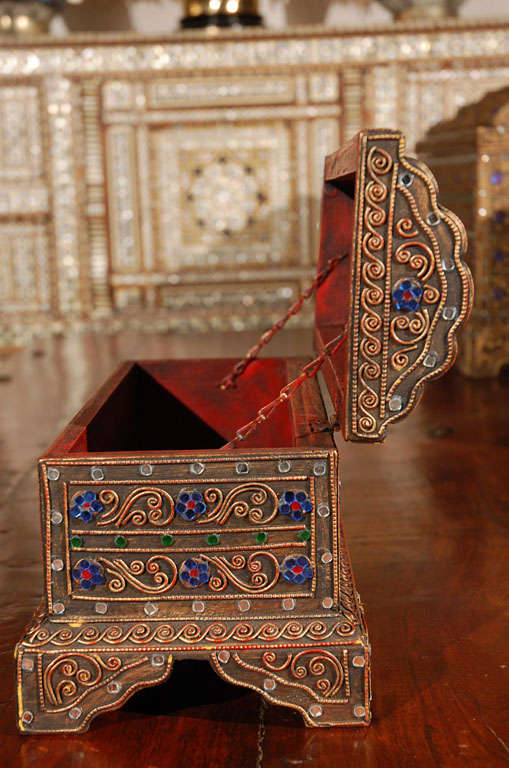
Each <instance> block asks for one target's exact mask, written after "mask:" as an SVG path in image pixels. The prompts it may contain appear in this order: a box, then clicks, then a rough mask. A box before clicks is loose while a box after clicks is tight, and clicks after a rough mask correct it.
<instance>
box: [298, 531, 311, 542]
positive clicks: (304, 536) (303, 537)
mask: <svg viewBox="0 0 509 768" xmlns="http://www.w3.org/2000/svg"><path fill="white" fill-rule="evenodd" d="M310 538H311V531H308V530H307V528H306V529H305V530H303V531H301V532H300V533H299V539H300V540H301V541H309V539H310Z"/></svg>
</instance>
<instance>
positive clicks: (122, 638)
mask: <svg viewBox="0 0 509 768" xmlns="http://www.w3.org/2000/svg"><path fill="white" fill-rule="evenodd" d="M356 627H357V623H356V622H352V623H348V622H345V621H336V622H333V623H331V624H329V623H327V622H324V621H322V620H320V619H312V620H310V621H307V622H304V621H299V620H298V619H291V620H288V621H286V622H284V623H282V624H280V623H277V622H275V621H264V622H262V623H261V624H260V625H258V626H254V625H253V624H252V623H251V622H249V621H247V620H246V621H240V622H237V623H234V624H232V625H231V626H228V625H227V624H226V623H224V622H221V621H215V622H212V623H210V624H203V625H200V624H196V623H195V622H191V623H187V624H182V625H174V624H170V623H168V622H163V623H161V624H158V625H157V626H155V627H154V626H151V625H150V624H148V623H145V622H139V623H135V624H132V625H131V626H126V625H120V624H110V625H109V626H106V627H102V626H98V625H96V624H88V625H84V626H82V627H77V628H72V627H62V628H59V629H55V630H49V629H48V628H47V627H35V628H34V629H33V631H32V632H30V633H29V635H28V636H27V638H26V645H27V647H28V648H30V649H34V648H43V647H44V646H48V645H49V646H53V647H57V648H65V647H67V646H70V645H75V644H77V645H86V646H95V645H111V646H116V645H123V644H125V643H128V642H131V643H133V644H134V645H137V644H139V643H145V644H148V643H157V644H158V645H161V644H169V643H173V642H177V641H178V642H183V643H186V644H187V645H196V644H198V643H202V642H207V643H210V642H212V643H224V642H225V641H227V640H233V641H236V642H252V641H253V640H259V641H262V642H273V641H275V640H280V639H283V640H293V641H295V640H302V639H303V638H309V639H311V640H317V641H321V640H327V639H329V638H334V637H336V636H339V637H350V636H351V635H352V634H353V633H354V631H355V629H356Z"/></svg>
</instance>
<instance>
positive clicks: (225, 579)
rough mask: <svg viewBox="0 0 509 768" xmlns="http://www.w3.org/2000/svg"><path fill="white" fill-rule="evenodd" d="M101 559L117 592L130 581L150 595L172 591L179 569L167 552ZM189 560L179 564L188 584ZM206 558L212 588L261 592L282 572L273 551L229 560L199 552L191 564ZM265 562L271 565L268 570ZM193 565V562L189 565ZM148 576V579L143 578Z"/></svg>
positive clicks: (111, 590) (270, 585) (109, 582)
mask: <svg viewBox="0 0 509 768" xmlns="http://www.w3.org/2000/svg"><path fill="white" fill-rule="evenodd" d="M98 562H99V563H100V564H101V565H102V566H103V567H104V568H105V570H106V572H107V573H108V574H109V575H110V576H111V577H112V578H110V580H109V581H108V589H109V590H110V592H113V593H115V594H118V593H121V592H123V591H124V590H125V589H126V587H127V586H128V585H129V586H130V587H132V588H133V589H135V590H136V591H137V592H141V593H143V594H147V595H163V594H166V593H167V592H170V591H171V590H172V589H173V587H174V586H175V584H176V583H177V579H178V577H179V569H178V568H177V565H176V563H175V561H174V560H173V559H172V558H171V557H168V556H167V555H153V556H152V557H150V558H149V559H148V560H147V561H146V562H143V561H142V560H132V561H131V562H126V561H125V560H123V559H121V558H115V559H114V560H109V559H107V558H106V557H98ZM188 562H189V560H186V561H185V562H184V564H183V566H181V568H180V580H181V582H182V584H183V585H184V586H186V587H187V586H188V580H187V583H186V581H184V579H183V577H182V573H183V570H184V571H185V570H188V567H187V563H188ZM198 562H204V563H207V564H209V565H210V566H212V567H213V569H214V570H213V572H212V573H211V574H210V575H209V574H208V571H207V579H206V580H205V581H204V582H203V584H204V585H205V584H206V585H207V586H208V588H209V590H211V591H212V592H223V591H224V590H225V589H226V588H227V587H228V586H232V587H234V588H236V589H238V590H240V591H241V592H245V593H246V594H261V593H264V592H267V591H268V590H270V589H272V587H274V586H275V585H276V583H277V581H278V579H279V576H280V567H279V562H278V560H277V558H276V557H274V555H273V554H271V553H270V552H262V551H259V552H253V553H252V554H251V555H249V557H247V556H244V555H241V554H235V555H233V557H232V558H231V559H230V560H228V558H226V557H223V556H210V555H204V554H200V555H199V556H197V557H195V558H194V559H192V564H193V565H194V564H196V563H198ZM264 566H265V567H266V568H267V569H268V571H269V572H268V573H266V572H265V570H264ZM189 567H192V566H189ZM241 571H247V572H248V574H249V577H248V579H242V578H241V577H240V572H241ZM143 577H149V579H148V580H147V579H143Z"/></svg>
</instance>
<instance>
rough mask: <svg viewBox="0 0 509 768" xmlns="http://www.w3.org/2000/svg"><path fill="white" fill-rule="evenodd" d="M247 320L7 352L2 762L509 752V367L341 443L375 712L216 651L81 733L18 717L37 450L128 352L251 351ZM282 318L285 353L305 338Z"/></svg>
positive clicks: (455, 759)
mask: <svg viewBox="0 0 509 768" xmlns="http://www.w3.org/2000/svg"><path fill="white" fill-rule="evenodd" d="M253 340H254V337H253V336H251V335H248V334H238V335H217V336H211V337H199V336H196V337H187V336H180V337H179V336H172V337H169V336H143V335H141V334H140V335H136V334H121V335H117V336H108V337H97V336H95V337H94V336H82V337H74V338H66V339H55V340H51V341H46V342H41V343H39V344H37V346H36V347H35V348H32V349H27V350H24V351H21V352H16V353H13V354H11V355H4V356H1V357H0V397H1V402H2V407H1V410H0V457H1V461H0V492H1V520H0V544H1V547H0V592H1V605H2V622H1V630H0V631H1V634H0V652H1V654H2V656H1V658H2V664H1V667H0V691H1V698H0V746H1V750H2V751H1V753H0V754H1V757H0V764H1V765H2V766H5V767H6V768H7V767H9V768H10V767H11V766H16V767H18V766H21V767H22V768H28V766H30V767H31V766H37V767H38V766H44V768H57V767H58V768H60V766H62V767H63V768H64V767H65V768H70V767H71V766H90V768H124V767H126V766H152V767H153V768H155V767H156V766H157V768H162V767H163V766H179V768H180V766H188V765H189V766H191V765H192V766H194V768H201V767H202V766H221V767H222V766H230V767H231V768H237V767H240V768H244V767H246V768H251V767H252V768H259V767H260V766H263V767H264V768H275V767H276V766H278V767H279V766H284V767H286V766H294V765H303V766H339V765H341V766H346V767H347V768H350V767H351V766H352V767H353V766H355V768H357V766H359V768H360V767H362V766H377V767H378V766H402V767H404V766H469V767H470V766H476V767H477V766H483V768H484V766H489V767H490V768H491V766H502V765H505V764H506V762H507V759H508V750H507V747H506V744H507V742H508V741H509V734H508V726H507V713H506V710H507V706H506V697H505V696H504V693H505V690H506V685H505V680H504V678H505V675H506V674H507V670H506V666H505V665H506V663H507V657H506V649H507V636H504V630H505V628H506V626H507V621H506V618H505V616H504V612H503V608H504V605H505V604H507V593H508V583H507V577H506V575H505V572H506V566H505V562H504V557H505V556H506V553H507V537H506V535H505V525H506V519H507V509H508V495H509V494H508V469H507V468H508V466H509V447H508V442H509V441H508V433H509V412H508V411H509V409H508V406H507V402H508V392H509V378H507V377H506V378H503V377H502V378H501V379H499V380H495V381H490V382H475V381H469V382H467V381H465V380H464V379H462V378H461V377H460V376H459V375H457V374H454V373H452V374H449V375H448V376H447V377H446V378H445V379H443V380H441V381H439V382H438V383H436V384H433V385H431V386H430V387H428V388H427V390H426V392H425V395H424V398H423V401H422V404H421V406H420V407H419V408H418V409H417V410H416V411H415V412H414V413H413V414H412V415H411V416H410V417H409V418H408V419H407V420H406V421H405V422H403V423H401V424H399V425H397V427H395V428H394V429H393V432H392V434H391V435H390V436H389V438H388V440H387V442H386V443H385V444H383V445H362V444H348V445H341V446H340V447H341V450H342V456H341V472H342V480H343V507H342V513H343V521H344V526H345V530H346V534H347V537H348V542H349V545H350V552H351V556H352V560H353V565H354V572H355V576H356V580H357V586H358V588H359V591H360V593H361V596H362V599H363V602H364V604H365V608H366V612H367V617H368V625H369V629H370V635H371V641H372V645H373V674H374V679H373V687H374V701H373V709H374V720H373V723H372V725H371V727H370V728H367V729H361V728H358V729H357V728H353V729H334V730H322V729H319V730H313V729H306V728H304V726H303V723H302V720H301V718H300V716H299V715H298V714H296V713H294V712H292V711H289V710H285V709H282V708H277V707H272V706H268V707H267V708H265V707H261V706H260V699H259V697H258V696H257V695H256V694H254V693H251V692H250V691H244V690H242V689H240V688H239V689H237V688H233V687H230V686H228V685H227V684H226V683H224V682H223V681H221V680H219V679H218V678H216V676H215V675H214V674H213V673H212V671H211V670H210V668H209V666H208V665H207V664H206V663H205V662H203V663H202V662H194V663H191V662H183V663H181V664H180V665H177V667H176V669H175V672H174V674H173V675H172V678H171V679H170V681H169V682H168V683H167V684H165V685H162V686H160V687H158V688H155V689H148V690H145V691H142V692H140V693H139V694H136V695H135V696H134V697H133V698H132V699H131V700H130V702H128V704H127V705H126V706H125V707H124V709H122V710H120V711H119V712H113V713H108V714H105V715H104V716H102V717H100V718H98V719H97V720H96V721H95V722H94V723H93V725H92V727H91V730H90V732H89V733H87V734H84V735H81V736H65V737H62V736H51V737H50V736H32V737H22V736H20V735H18V733H17V731H16V722H15V696H14V674H13V671H14V665H13V658H12V649H13V647H14V644H15V642H16V641H17V640H18V638H19V635H20V634H21V630H22V627H23V625H24V623H26V621H27V620H28V619H29V617H30V614H31V612H32V610H33V609H34V608H35V606H36V604H37V603H38V601H39V598H40V595H41V591H42V574H41V561H40V537H39V516H38V504H37V483H36V470H35V460H36V458H37V456H39V455H40V454H42V453H43V452H44V451H45V450H46V449H47V448H48V446H49V444H50V443H51V441H52V440H53V439H54V438H55V435H57V434H58V432H59V431H60V430H61V429H62V428H63V427H64V426H65V424H66V423H67V422H68V421H69V420H70V418H71V417H72V416H73V414H74V413H75V412H76V411H78V410H79V408H80V407H81V406H82V404H83V403H84V402H85V400H86V399H87V397H88V396H89V395H90V394H92V392H93V391H94V390H96V389H97V387H98V386H99V385H100V384H101V382H102V381H103V380H104V379H105V378H106V376H107V375H108V374H109V373H111V371H112V370H113V368H114V367H115V366H116V365H117V364H118V363H119V362H120V361H121V360H123V359H145V360H146V359H150V358H163V357H172V358H176V357H193V358H198V357H205V356H218V357H219V356H240V355H241V353H242V352H243V351H244V350H245V349H246V348H247V346H248V345H249V344H252V343H253ZM310 346H311V334H310V333H309V334H307V333H303V332H296V331H294V332H288V333H286V332H285V333H282V334H280V335H279V336H278V337H277V338H276V339H275V340H274V342H273V344H271V348H270V350H269V352H270V354H271V355H304V354H306V353H307V352H308V351H310Z"/></svg>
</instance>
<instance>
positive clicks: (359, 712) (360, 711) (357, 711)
mask: <svg viewBox="0 0 509 768" xmlns="http://www.w3.org/2000/svg"><path fill="white" fill-rule="evenodd" d="M353 714H354V717H364V716H365V714H366V709H365V707H361V705H360V704H357V706H355V707H354V708H353Z"/></svg>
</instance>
